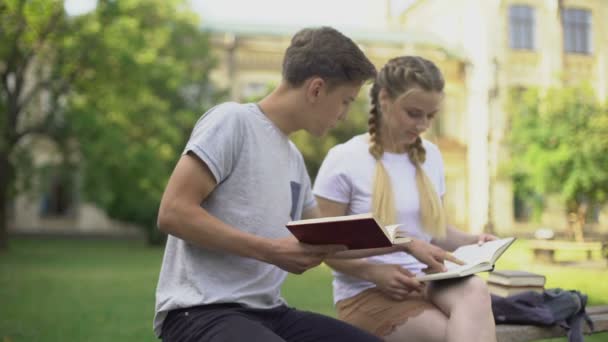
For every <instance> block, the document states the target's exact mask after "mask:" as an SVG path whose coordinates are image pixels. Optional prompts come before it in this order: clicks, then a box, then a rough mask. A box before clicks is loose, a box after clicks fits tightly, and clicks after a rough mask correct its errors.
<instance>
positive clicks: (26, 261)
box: [0, 238, 608, 342]
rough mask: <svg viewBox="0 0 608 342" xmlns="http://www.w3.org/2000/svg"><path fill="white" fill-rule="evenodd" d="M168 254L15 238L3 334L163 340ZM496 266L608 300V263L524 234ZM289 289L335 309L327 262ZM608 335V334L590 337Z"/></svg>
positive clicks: (130, 245)
mask: <svg viewBox="0 0 608 342" xmlns="http://www.w3.org/2000/svg"><path fill="white" fill-rule="evenodd" d="M559 257H560V255H559V254H558V258H559ZM161 258H162V249H160V248H149V247H146V246H145V245H144V244H143V243H142V242H137V241H93V240H70V239H60V240H55V239H24V238H19V239H13V240H12V241H11V248H10V250H9V252H8V253H5V254H0V341H1V342H21V341H49V342H52V341H100V342H102V341H103V342H106V341H156V339H155V338H154V336H153V334H152V316H153V309H154V308H153V306H154V290H155V287H156V280H157V277H158V271H159V267H160V262H161ZM497 268H518V269H524V268H525V269H529V270H532V271H535V272H541V273H543V274H546V275H547V277H548V281H547V285H548V286H549V287H562V288H569V289H570V288H576V289H579V290H581V291H583V292H585V293H587V294H588V295H589V298H590V303H591V304H608V296H607V295H606V293H608V269H607V268H606V267H603V268H600V269H598V268H583V269H581V268H578V267H572V266H546V265H540V264H535V263H533V262H532V259H531V257H530V255H529V253H528V251H527V249H526V243H525V241H518V242H516V244H515V245H514V246H513V247H511V249H510V250H509V252H508V253H507V254H505V255H504V256H503V258H502V259H501V260H500V262H499V264H498V265H497ZM283 293H284V296H285V297H286V299H287V300H288V302H289V303H290V304H291V305H293V306H296V307H299V308H302V309H307V310H312V311H317V312H321V313H324V314H328V315H333V314H334V311H333V308H332V306H331V274H330V273H329V270H328V269H327V268H326V267H318V268H316V269H313V270H310V271H308V272H306V273H305V274H304V275H301V276H290V277H289V278H288V280H287V282H286V284H285V286H284V291H283ZM602 340H604V341H605V340H608V334H601V335H596V336H593V338H588V339H587V341H595V342H599V341H602ZM554 341H565V339H558V340H554Z"/></svg>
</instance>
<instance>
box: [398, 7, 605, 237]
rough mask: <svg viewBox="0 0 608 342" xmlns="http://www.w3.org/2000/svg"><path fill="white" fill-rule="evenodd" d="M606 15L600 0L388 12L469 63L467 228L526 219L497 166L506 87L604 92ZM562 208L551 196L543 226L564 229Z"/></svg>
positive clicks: (502, 152) (502, 151) (504, 154)
mask: <svg viewBox="0 0 608 342" xmlns="http://www.w3.org/2000/svg"><path fill="white" fill-rule="evenodd" d="M606 18H608V1H606V0H459V1H444V0H418V1H416V3H414V4H413V5H412V6H410V7H409V8H408V9H407V10H406V11H405V12H404V13H401V14H400V15H399V16H396V17H395V18H392V20H391V24H392V25H393V26H395V27H400V28H403V29H411V28H416V29H424V30H425V31H427V32H430V33H432V34H434V35H436V36H438V37H440V38H441V39H443V40H444V41H449V42H452V43H454V44H455V45H456V46H457V47H458V48H459V49H461V51H463V53H464V57H465V59H466V60H467V62H468V65H469V68H467V78H468V80H469V82H468V84H469V88H468V93H467V102H466V103H467V104H466V107H467V110H466V111H467V118H468V121H467V122H466V125H467V128H466V129H467V133H466V137H467V138H466V141H465V142H464V143H465V145H466V146H467V147H468V155H467V166H468V167H467V170H468V175H469V178H468V179H469V180H474V181H470V182H469V183H468V188H467V190H468V193H469V194H470V196H469V202H468V207H469V210H468V213H469V220H470V224H471V227H472V228H473V229H475V230H479V229H481V227H482V226H483V225H484V224H486V223H487V222H492V223H493V224H494V226H495V228H496V229H497V230H498V231H501V230H507V229H510V228H512V227H517V226H518V225H520V224H525V223H520V222H525V221H526V218H525V217H518V216H520V215H519V214H518V213H516V212H515V211H514V206H513V204H514V202H515V201H519V200H521V199H517V198H515V199H514V198H513V191H512V187H511V180H510V178H508V175H503V174H501V172H500V171H499V170H500V169H501V165H503V164H504V163H505V161H506V160H508V146H506V144H505V133H506V132H507V129H508V122H509V115H510V114H509V113H507V112H506V111H505V109H506V101H507V96H508V94H509V92H510V91H512V90H522V89H525V88H526V87H530V86H540V87H549V86H559V85H563V84H577V83H581V82H584V81H587V82H591V85H592V86H593V87H594V88H595V89H596V90H597V93H598V97H599V98H600V99H606V98H608V20H606ZM445 115H451V114H450V113H446V114H445ZM564 212H565V211H564V210H563V208H562V207H561V206H560V205H559V204H554V203H552V202H549V208H548V210H546V211H545V213H544V215H543V219H542V221H543V224H546V225H550V226H551V227H556V228H558V229H559V228H563V227H565V225H566V220H565V215H564ZM516 214H518V215H516ZM524 216H525V215H524ZM600 220H601V218H600Z"/></svg>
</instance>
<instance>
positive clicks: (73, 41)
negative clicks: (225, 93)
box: [0, 0, 222, 239]
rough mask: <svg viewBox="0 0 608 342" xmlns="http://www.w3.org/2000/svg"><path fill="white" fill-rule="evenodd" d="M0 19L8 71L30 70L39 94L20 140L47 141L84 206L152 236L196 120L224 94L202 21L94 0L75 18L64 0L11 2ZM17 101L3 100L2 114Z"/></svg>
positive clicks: (168, 9)
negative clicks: (75, 179) (37, 137)
mask: <svg viewBox="0 0 608 342" xmlns="http://www.w3.org/2000/svg"><path fill="white" fill-rule="evenodd" d="M0 15H1V18H2V20H1V21H2V24H0V25H2V26H1V29H0V34H1V35H0V39H1V43H0V57H1V58H2V61H3V62H4V65H8V66H9V67H10V66H11V65H13V64H14V65H15V68H13V69H14V71H13V73H14V74H15V75H17V74H18V72H19V71H20V70H22V69H23V68H25V67H27V68H29V70H31V75H32V76H33V77H31V78H30V81H31V82H33V84H32V85H31V87H32V89H36V90H39V91H36V92H32V97H33V98H34V99H35V100H38V102H36V101H32V102H33V103H37V105H33V106H29V107H23V110H22V112H21V113H17V114H18V115H20V116H21V118H20V120H21V121H22V122H25V123H28V120H27V118H28V117H33V116H32V115H31V113H36V112H38V113H37V114H36V115H35V116H39V117H41V118H40V119H38V120H29V121H31V124H30V125H26V128H25V129H24V130H23V131H22V132H20V135H22V136H25V135H30V134H31V133H39V134H44V135H46V136H48V137H50V138H52V139H53V140H54V141H55V143H56V144H57V147H58V151H59V152H60V153H61V154H62V158H60V159H61V162H62V163H63V164H69V165H70V167H69V168H68V169H72V170H76V171H77V172H78V174H79V175H80V176H81V182H80V183H79V184H80V186H81V189H80V190H81V191H82V192H83V194H84V198H83V199H84V200H86V201H91V202H93V203H95V204H97V205H99V206H100V207H101V208H103V209H105V210H106V211H107V213H108V214H109V215H110V216H111V217H113V218H117V219H121V220H124V221H128V222H131V223H135V224H139V225H141V226H143V227H145V228H146V229H147V231H148V232H150V234H151V235H150V237H151V239H155V238H157V237H158V236H156V235H155V234H156V228H155V220H156V213H157V209H158V204H159V201H160V198H161V195H162V191H163V188H164V186H165V184H166V182H167V178H168V176H169V175H170V173H171V170H172V168H173V166H174V165H175V162H176V160H177V158H179V155H180V153H181V148H183V145H184V142H185V140H186V139H187V138H188V136H189V134H190V130H191V129H192V126H193V124H194V122H196V119H197V118H198V117H199V116H200V114H201V113H202V112H204V111H205V109H206V108H208V107H210V106H211V104H213V103H215V102H217V101H219V97H220V96H221V95H222V94H221V93H220V92H217V91H215V90H214V89H213V88H212V87H211V85H210V82H209V79H208V75H209V71H210V70H211V68H213V66H214V60H213V58H212V57H211V56H210V53H209V51H210V47H209V42H208V37H207V36H206V34H205V33H203V32H202V31H201V30H200V28H199V20H198V18H197V17H196V16H195V15H194V14H193V13H192V12H191V11H190V10H189V9H188V6H186V4H185V2H184V1H182V0H125V1H113V0H100V1H98V5H97V7H96V9H95V10H94V11H92V12H90V13H88V14H85V15H81V16H76V17H70V16H68V15H66V14H65V12H64V9H63V2H62V1H42V0H40V1H24V0H21V1H19V0H12V1H6V2H3V3H0ZM21 31H22V32H21ZM12 45H14V46H17V47H18V49H16V50H15V49H11V46H12ZM11 63H12V64H11ZM1 64H2V63H0V65H1ZM24 89H25V88H24ZM24 92H25V90H24ZM18 95H19V94H6V93H2V97H1V99H2V101H0V105H1V107H5V105H6V103H8V102H7V101H8V100H9V99H10V97H11V96H12V97H13V98H14V97H15V96H18ZM22 95H23V94H22ZM40 101H41V102H40ZM41 103H44V104H43V105H40V104H41ZM41 109H43V110H42V113H40V111H41ZM5 122H6V121H5V118H4V117H3V118H2V119H0V123H2V124H3V125H4V123H5ZM17 146H18V145H17V144H15V145H13V146H10V150H11V151H13V152H14V151H16V149H17V148H18V147H17ZM13 154H16V155H17V153H13ZM22 159H23V160H27V158H22ZM15 165H16V166H18V167H19V165H21V168H22V169H21V170H17V174H30V173H31V172H29V170H28V169H30V168H31V165H30V167H28V166H27V164H26V163H19V164H18V165H17V163H15ZM60 168H61V169H64V168H63V167H60Z"/></svg>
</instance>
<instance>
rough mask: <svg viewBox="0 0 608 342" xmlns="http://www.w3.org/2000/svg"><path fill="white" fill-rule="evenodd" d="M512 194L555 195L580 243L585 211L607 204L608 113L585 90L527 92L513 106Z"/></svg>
mask: <svg viewBox="0 0 608 342" xmlns="http://www.w3.org/2000/svg"><path fill="white" fill-rule="evenodd" d="M510 106H511V113H512V127H511V132H510V140H511V144H512V168H513V171H514V175H515V177H516V179H517V180H518V182H516V183H515V186H516V191H520V192H522V193H536V194H539V195H542V196H545V195H550V194H559V195H560V196H561V198H562V200H563V203H564V205H565V208H566V210H567V215H568V220H569V223H570V228H571V232H572V233H573V235H574V237H575V239H576V240H578V241H582V240H583V227H584V225H585V219H586V217H587V209H588V208H589V206H590V205H593V204H603V203H606V201H607V200H608V153H606V151H608V111H607V109H606V107H605V106H602V104H601V103H600V102H599V101H598V100H597V99H596V97H595V96H594V92H593V90H592V89H590V88H588V87H567V88H562V89H549V90H545V91H543V90H540V89H536V88H533V89H528V90H527V91H525V92H523V93H522V94H519V95H514V96H513V99H512V101H511V104H510Z"/></svg>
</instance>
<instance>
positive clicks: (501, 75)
mask: <svg viewBox="0 0 608 342" xmlns="http://www.w3.org/2000/svg"><path fill="white" fill-rule="evenodd" d="M387 4H388V2H387V1H384V2H379V3H378V6H382V5H384V6H386V5H387ZM386 7H387V8H389V6H386ZM386 13H387V15H386V25H378V27H379V29H377V30H369V29H368V30H360V31H357V30H348V29H343V30H341V31H342V32H344V33H345V34H347V35H348V36H350V37H351V38H353V39H354V40H355V41H356V42H357V43H358V44H360V46H361V47H362V49H363V50H364V51H365V53H366V54H367V55H368V56H369V57H370V59H371V60H372V61H373V62H374V64H375V65H376V66H377V67H380V66H382V65H383V64H384V63H385V62H386V61H387V60H388V59H390V58H392V57H394V56H398V55H405V54H417V55H421V56H424V57H426V58H429V59H431V60H433V61H434V62H435V63H437V65H438V66H439V67H440V69H441V70H442V71H443V73H444V76H445V78H446V100H445V101H446V103H445V109H444V110H443V113H441V115H439V116H438V118H437V119H436V121H435V122H434V126H433V127H432V129H431V130H430V132H429V133H428V134H427V137H428V138H429V139H431V140H432V141H434V142H436V143H437V144H438V145H439V147H440V148H441V151H442V154H443V158H444V161H445V165H446V182H447V189H448V193H447V194H446V206H447V211H448V215H449V217H450V221H451V222H453V223H455V224H457V225H458V226H459V227H462V228H464V229H468V230H470V231H473V232H479V231H481V230H483V229H488V228H490V227H492V228H493V229H494V230H495V231H497V232H498V233H500V232H505V231H508V230H510V229H512V228H513V227H518V226H522V225H523V226H525V225H526V222H525V221H526V217H520V216H521V215H520V216H518V215H516V214H518V213H516V211H515V210H514V203H515V202H516V201H518V200H519V199H516V198H514V194H513V189H512V185H511V179H510V178H509V175H506V174H503V173H501V172H500V169H501V166H502V165H504V163H505V162H506V161H508V152H509V151H508V146H506V142H505V136H506V132H507V130H508V122H509V113H507V112H506V110H505V108H506V101H507V96H508V94H509V92H510V91H511V90H513V89H525V88H526V87H529V86H547V87H548V86H555V85H560V84H563V83H562V82H566V83H577V82H580V81H583V80H586V81H590V82H592V83H593V86H594V87H595V89H597V91H598V95H600V97H601V98H607V97H608V21H606V20H602V18H607V17H608V1H606V0H563V1H560V0H520V1H514V0H459V1H445V0H418V1H416V2H415V3H414V4H413V5H412V6H410V7H409V8H408V9H407V10H405V11H404V12H403V13H392V14H391V13H390V11H387V12H386ZM560 13H561V15H560ZM380 27H384V28H383V29H380ZM203 30H206V31H208V32H209V33H210V36H211V40H212V48H213V50H214V54H215V56H216V58H217V60H218V66H217V68H216V69H215V70H214V71H213V73H212V75H211V78H212V80H213V81H214V83H215V84H216V85H217V86H218V87H219V88H222V89H228V90H229V92H230V97H231V98H232V99H234V100H237V101H239V100H246V99H248V98H253V97H259V96H261V95H263V94H264V93H266V92H267V91H268V89H269V86H271V85H276V84H278V82H279V81H280V79H281V61H282V58H283V52H284V50H285V48H286V47H287V46H288V44H289V41H290V38H291V36H292V35H293V34H294V33H295V32H296V31H297V28H295V27H293V28H290V27H286V26H271V25H249V24H244V23H230V24H228V23H209V22H207V23H205V24H204V26H203ZM362 93H365V94H366V93H367V90H363V91H362ZM49 182H50V183H49V187H48V191H47V192H46V193H44V194H41V195H34V196H32V195H21V196H19V197H18V198H17V200H16V201H15V203H14V208H13V212H14V213H15V215H14V217H15V220H14V223H13V225H12V229H11V230H12V231H20V232H27V231H31V232H39V231H40V230H41V229H44V232H53V231H55V232H64V231H65V230H66V229H67V230H68V232H82V233H89V234H94V233H108V232H110V233H119V232H124V231H128V232H135V231H136V230H135V229H134V228H133V227H130V226H125V225H123V224H121V223H119V222H116V221H113V220H111V219H109V218H108V217H107V216H106V215H105V214H104V213H103V212H102V211H100V210H99V209H98V208H95V207H94V206H91V205H89V204H86V203H81V202H80V201H79V199H78V193H77V191H76V190H75V189H77V188H78V186H77V180H76V181H75V182H76V183H71V184H65V183H64V182H62V181H61V179H50V180H49ZM524 216H525V215H524ZM544 216H545V217H544V218H543V223H544V224H547V225H550V226H552V227H555V228H558V229H559V228H563V227H564V226H565V225H566V220H565V219H564V215H563V210H562V208H561V207H560V205H559V204H558V203H553V202H551V201H550V202H549V209H548V210H547V211H546V215H544ZM600 221H601V218H600ZM604 222H605V221H604ZM489 226H490V227H489Z"/></svg>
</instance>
